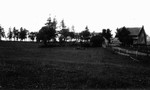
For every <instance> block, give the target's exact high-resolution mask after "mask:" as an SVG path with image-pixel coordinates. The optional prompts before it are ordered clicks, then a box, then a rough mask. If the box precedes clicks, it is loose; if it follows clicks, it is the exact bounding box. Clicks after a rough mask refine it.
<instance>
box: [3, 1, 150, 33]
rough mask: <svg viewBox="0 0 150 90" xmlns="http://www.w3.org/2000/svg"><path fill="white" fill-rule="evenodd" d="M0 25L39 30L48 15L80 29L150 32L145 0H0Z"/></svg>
mask: <svg viewBox="0 0 150 90" xmlns="http://www.w3.org/2000/svg"><path fill="white" fill-rule="evenodd" d="M0 3H1V4H0V25H1V26H2V27H4V29H5V31H8V28H10V27H11V28H13V27H16V28H17V29H19V28H20V27H23V28H26V29H27V30H29V31H39V30H40V29H41V27H42V26H44V24H45V23H46V20H47V19H48V17H49V16H51V17H52V18H54V17H56V19H57V22H58V25H59V24H60V21H61V20H62V19H64V22H65V24H66V26H67V27H69V28H71V27H72V25H74V27H75V31H76V32H81V31H83V30H84V29H85V27H86V26H88V28H89V30H90V31H91V32H93V31H95V32H101V31H102V29H107V28H109V29H111V30H112V33H113V34H115V32H116V29H117V28H120V27H123V26H126V27H142V25H144V28H145V31H146V33H147V34H148V35H149V36H150V11H149V8H150V5H149V0H0Z"/></svg>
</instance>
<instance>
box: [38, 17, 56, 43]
mask: <svg viewBox="0 0 150 90" xmlns="http://www.w3.org/2000/svg"><path fill="white" fill-rule="evenodd" d="M56 24H57V23H56V20H54V21H53V22H52V21H51V18H49V19H48V23H47V24H46V26H43V27H42V28H41V29H40V30H39V32H38V34H37V41H40V40H42V41H43V42H44V45H45V46H47V42H48V41H50V40H51V39H55V37H56Z"/></svg>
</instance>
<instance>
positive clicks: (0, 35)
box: [0, 26, 5, 41]
mask: <svg viewBox="0 0 150 90" xmlns="http://www.w3.org/2000/svg"><path fill="white" fill-rule="evenodd" d="M2 37H5V32H4V28H2V27H1V26H0V41H1V39H2Z"/></svg>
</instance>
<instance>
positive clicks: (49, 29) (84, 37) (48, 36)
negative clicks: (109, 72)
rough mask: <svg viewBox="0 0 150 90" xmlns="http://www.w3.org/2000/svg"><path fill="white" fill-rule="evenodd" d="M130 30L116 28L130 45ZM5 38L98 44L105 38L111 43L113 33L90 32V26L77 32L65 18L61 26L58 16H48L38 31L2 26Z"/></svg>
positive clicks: (126, 43)
mask: <svg viewBox="0 0 150 90" xmlns="http://www.w3.org/2000/svg"><path fill="white" fill-rule="evenodd" d="M129 34H130V32H129V31H127V29H126V28H125V27H123V28H121V30H120V29H118V28H117V29H116V35H115V37H117V38H118V39H119V41H120V42H122V44H123V45H130V44H132V43H133V40H132V38H131V37H130V36H129ZM2 37H3V38H7V39H9V40H10V41H24V40H25V39H27V38H29V39H30V40H31V41H37V42H43V43H44V45H47V43H48V42H59V43H64V42H68V41H70V42H73V41H78V42H81V43H87V42H91V43H93V45H95V46H97V45H99V44H100V43H102V42H103V41H104V38H105V39H107V40H108V42H109V43H111V38H112V33H111V30H110V29H103V30H102V32H98V33H95V32H90V30H89V28H88V26H86V27H85V29H84V30H82V31H81V32H79V33H77V32H75V27H74V26H72V27H71V29H69V28H68V27H67V26H66V25H65V22H64V20H62V21H61V22H60V26H58V25H57V20H56V18H53V19H51V17H49V18H48V20H47V22H46V23H45V25H44V26H43V27H41V29H40V30H39V31H38V32H30V31H29V30H27V29H25V28H23V27H21V28H20V29H16V28H15V27H13V29H12V28H9V30H8V33H7V34H6V33H5V30H4V28H3V27H2V26H0V41H1V39H2Z"/></svg>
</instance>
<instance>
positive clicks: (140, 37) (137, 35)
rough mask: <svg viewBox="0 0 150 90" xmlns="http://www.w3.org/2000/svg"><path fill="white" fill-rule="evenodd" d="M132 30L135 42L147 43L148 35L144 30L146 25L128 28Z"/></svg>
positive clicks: (131, 33) (131, 34)
mask: <svg viewBox="0 0 150 90" xmlns="http://www.w3.org/2000/svg"><path fill="white" fill-rule="evenodd" d="M126 29H127V30H128V31H129V32H130V34H129V35H130V36H131V37H132V39H133V44H134V45H135V44H138V45H139V44H140V45H146V44H147V40H146V38H147V36H146V33H145V30H144V26H142V27H134V28H126Z"/></svg>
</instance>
